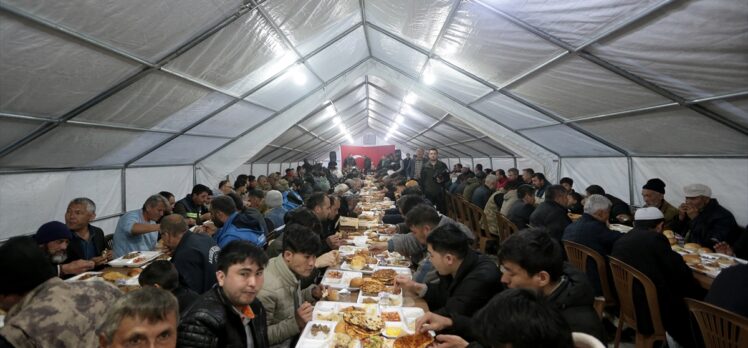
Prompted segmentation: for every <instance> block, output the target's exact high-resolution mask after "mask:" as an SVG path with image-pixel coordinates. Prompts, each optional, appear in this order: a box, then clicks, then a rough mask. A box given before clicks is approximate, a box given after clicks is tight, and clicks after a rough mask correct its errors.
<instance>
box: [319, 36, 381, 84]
mask: <svg viewBox="0 0 748 348" xmlns="http://www.w3.org/2000/svg"><path fill="white" fill-rule="evenodd" d="M368 56H369V51H368V48H367V46H366V37H365V36H364V27H359V28H358V29H356V30H354V31H353V32H351V33H350V34H348V35H346V36H345V37H343V38H342V39H340V40H338V41H336V42H335V43H333V44H332V45H330V46H329V47H327V48H325V49H324V50H322V51H321V52H319V53H317V54H315V55H314V56H313V57H312V58H309V60H308V62H309V65H310V66H311V67H312V70H313V71H314V72H316V73H317V74H318V75H319V76H320V77H321V78H322V79H323V80H329V79H331V78H333V77H335V76H337V75H338V74H340V73H341V72H343V71H345V69H347V68H348V67H350V66H351V65H353V64H356V62H360V61H362V60H364V59H366V57H368Z"/></svg>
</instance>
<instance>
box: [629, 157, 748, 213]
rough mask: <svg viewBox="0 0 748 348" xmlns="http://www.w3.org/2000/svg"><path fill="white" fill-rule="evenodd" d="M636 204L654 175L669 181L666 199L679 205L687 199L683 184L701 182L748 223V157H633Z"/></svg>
mask: <svg viewBox="0 0 748 348" xmlns="http://www.w3.org/2000/svg"><path fill="white" fill-rule="evenodd" d="M632 175H633V179H634V192H635V193H636V194H635V195H634V197H635V198H636V200H635V203H636V204H637V205H642V204H643V201H642V198H641V188H642V186H644V184H646V183H647V180H649V179H652V178H660V179H662V180H663V181H665V184H666V186H665V199H666V200H667V201H668V202H670V204H672V205H674V206H676V207H678V206H679V205H680V204H681V203H683V202H685V193H684V192H683V187H684V186H686V185H690V184H694V183H701V184H705V185H707V186H709V188H711V189H712V198H715V199H717V201H719V204H720V205H722V206H724V207H725V208H727V209H728V210H729V211H731V212H732V213H733V215H735V218H736V220H737V221H738V224H739V225H740V226H745V225H746V224H748V214H746V210H745V207H748V195H745V194H743V193H745V192H748V181H746V180H745V178H747V177H748V159H746V158H735V159H728V158H641V157H634V158H633V174H632Z"/></svg>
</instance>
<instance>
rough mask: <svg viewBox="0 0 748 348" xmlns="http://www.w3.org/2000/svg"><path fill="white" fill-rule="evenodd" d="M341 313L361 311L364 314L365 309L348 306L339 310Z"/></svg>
mask: <svg viewBox="0 0 748 348" xmlns="http://www.w3.org/2000/svg"><path fill="white" fill-rule="evenodd" d="M340 312H341V313H361V314H364V313H366V311H365V310H364V309H363V308H361V307H356V306H348V307H345V308H343V309H341V310H340Z"/></svg>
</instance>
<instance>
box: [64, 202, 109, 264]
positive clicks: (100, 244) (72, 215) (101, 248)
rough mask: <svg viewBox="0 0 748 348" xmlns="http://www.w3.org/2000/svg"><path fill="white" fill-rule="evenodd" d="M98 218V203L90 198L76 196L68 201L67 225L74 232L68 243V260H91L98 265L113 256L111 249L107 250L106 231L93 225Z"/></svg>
mask: <svg viewBox="0 0 748 348" xmlns="http://www.w3.org/2000/svg"><path fill="white" fill-rule="evenodd" d="M95 218H96V204H94V202H93V201H92V200H90V199H88V198H85V197H80V198H75V199H73V200H72V201H70V203H68V209H67V211H65V225H67V226H68V228H70V230H71V231H72V232H73V239H72V240H70V244H69V245H68V261H75V260H91V261H93V262H94V263H95V264H96V265H97V266H102V265H104V264H105V263H106V262H107V261H109V260H110V259H111V257H112V252H111V250H108V251H107V250H106V249H107V246H106V242H105V241H104V231H102V230H101V229H100V228H98V227H96V226H91V221H92V220H93V219H95Z"/></svg>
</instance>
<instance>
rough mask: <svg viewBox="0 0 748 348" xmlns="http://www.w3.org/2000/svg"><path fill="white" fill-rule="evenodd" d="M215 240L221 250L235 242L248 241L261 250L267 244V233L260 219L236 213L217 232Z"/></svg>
mask: <svg viewBox="0 0 748 348" xmlns="http://www.w3.org/2000/svg"><path fill="white" fill-rule="evenodd" d="M263 222H264V221H263ZM214 238H215V239H216V244H218V246H219V247H221V248H223V247H225V246H226V245H227V244H229V243H230V242H232V241H235V240H246V241H248V242H250V243H252V244H254V245H257V246H258V247H261V248H262V247H264V246H265V242H266V241H265V232H264V231H263V230H262V225H261V224H260V222H259V221H258V219H255V218H253V217H252V216H250V215H248V214H245V213H240V212H234V213H232V214H231V215H229V218H228V219H227V220H226V222H225V223H224V224H223V226H222V227H221V228H220V229H219V230H218V231H217V232H216V234H215V236H214Z"/></svg>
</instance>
